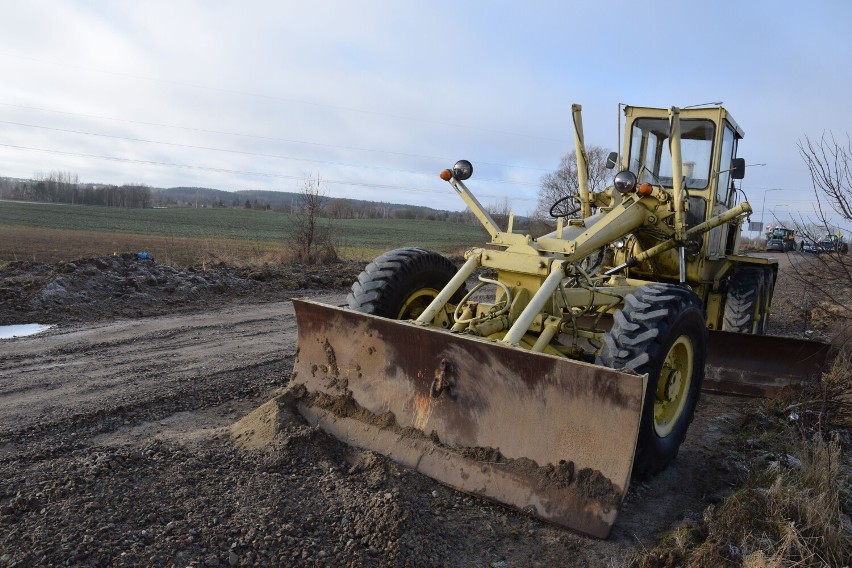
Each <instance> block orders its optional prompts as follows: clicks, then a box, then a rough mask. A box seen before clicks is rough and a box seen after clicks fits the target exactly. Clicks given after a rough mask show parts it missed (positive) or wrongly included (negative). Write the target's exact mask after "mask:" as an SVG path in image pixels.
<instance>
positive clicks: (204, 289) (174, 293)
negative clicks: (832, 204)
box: [0, 257, 809, 568]
mask: <svg viewBox="0 0 852 568" xmlns="http://www.w3.org/2000/svg"><path fill="white" fill-rule="evenodd" d="M360 268H361V267H360V266H358V265H353V264H341V265H337V266H334V267H327V268H318V269H313V270H307V269H303V268H291V269H282V268H274V269H273V268H267V269H265V270H260V271H258V270H253V271H252V270H236V269H232V268H228V267H209V268H208V269H207V270H186V271H183V270H177V269H173V268H170V267H167V266H161V265H158V264H156V263H152V262H150V261H140V260H138V259H136V258H134V257H112V258H102V259H86V260H81V261H79V262H75V263H68V264H66V265H62V266H48V265H33V264H25V263H12V264H9V265H7V266H6V267H5V268H3V269H0V323H3V324H5V323H34V322H37V323H54V324H58V325H57V326H56V327H55V328H53V329H51V330H50V331H48V332H46V333H44V334H41V335H37V336H33V337H27V338H17V339H12V340H3V341H2V342H0V566H33V565H44V566H51V565H87V566H113V565H116V566H241V565H283V566H290V565H299V566H454V565H462V566H490V567H494V568H499V567H506V566H558V565H561V566H621V565H625V564H629V562H630V558H632V557H633V555H635V554H636V553H637V552H640V551H641V550H643V549H645V548H648V547H650V546H651V545H652V544H653V543H654V542H655V541H656V539H657V538H658V535H659V533H660V532H661V531H664V530H666V529H669V528H671V527H673V526H677V525H678V524H682V523H690V522H694V520H695V519H697V518H700V515H701V512H702V510H703V509H704V508H705V507H706V506H707V505H708V504H710V503H714V502H718V501H719V500H720V499H722V498H723V497H724V496H725V495H726V494H727V493H728V492H729V491H730V487H731V486H732V485H733V483H734V482H735V480H736V478H737V476H738V475H740V474H741V469H742V468H743V467H744V466H743V462H744V458H743V456H739V455H737V454H735V453H732V452H731V450H729V449H726V448H727V447H726V446H725V445H720V444H719V440H720V439H722V438H723V437H724V436H726V435H728V434H730V433H732V432H735V431H736V430H737V428H738V427H739V426H740V425H741V424H742V421H743V420H744V417H745V416H746V415H748V414H752V415H753V414H754V412H755V411H754V408H755V407H754V402H753V401H750V400H747V399H741V398H730V397H721V396H712V395H707V396H704V397H703V398H702V400H701V402H700V404H699V407H698V411H697V414H696V418H695V421H694V423H693V425H692V426H691V429H690V432H689V434H688V436H687V441H686V443H685V444H684V446H683V447H682V449H681V452H680V455H679V457H678V459H677V460H676V461H675V462H674V464H673V465H672V466H671V467H670V468H669V469H667V470H666V471H665V472H664V473H663V474H661V475H660V476H658V477H656V478H655V479H654V480H652V481H650V482H648V483H634V485H633V486H632V487H631V489H630V492H629V494H628V497H627V500H626V502H625V504H624V507H623V510H622V513H621V514H620V516H619V518H618V521H617V523H616V525H615V528H614V531H613V534H612V536H611V537H610V538H609V539H608V540H606V541H596V540H593V539H589V538H585V537H582V536H579V535H576V534H573V533H571V532H568V531H566V530H564V529H561V528H559V527H555V526H551V525H548V524H546V523H542V522H539V521H537V520H534V519H531V518H529V517H527V516H525V515H523V514H521V513H518V512H516V511H513V510H510V509H508V508H506V507H503V506H500V505H496V504H493V503H490V502H486V501H483V500H480V499H477V498H473V497H469V496H466V495H464V494H460V493H458V492H455V491H452V490H450V489H448V488H446V487H444V486H442V485H440V484H438V483H436V482H434V481H432V480H430V479H428V478H425V477H423V476H420V475H418V474H414V473H411V472H408V471H406V470H404V469H402V468H400V467H398V466H396V465H395V464H394V463H393V462H391V461H389V460H387V459H385V458H383V457H381V456H378V455H375V454H372V453H369V452H363V451H359V450H355V449H352V448H348V447H346V446H343V445H342V444H340V443H338V442H337V441H335V440H334V439H331V438H329V437H328V436H327V435H325V434H324V433H323V432H321V431H319V430H317V429H314V428H311V427H308V426H306V425H305V424H304V423H303V422H302V421H301V420H300V419H298V418H296V417H284V418H283V419H282V420H280V422H281V424H283V426H282V427H281V429H280V430H271V431H269V433H268V436H266V437H264V436H263V435H262V434H263V432H264V425H265V424H266V425H268V424H269V423H270V422H272V421H274V420H275V421H277V419H275V416H274V413H275V412H277V406H276V407H274V408H273V407H271V406H266V407H263V408H261V409H259V410H257V411H255V409H256V408H258V407H261V406H262V405H263V404H264V403H265V402H266V401H267V400H269V399H270V397H272V396H273V395H274V394H275V393H276V392H278V391H279V389H281V388H282V387H284V386H285V385H286V384H287V381H288V378H289V376H290V372H291V370H292V364H293V359H294V356H295V350H296V341H295V337H296V335H295V320H294V315H293V310H292V306H291V304H290V303H289V302H288V301H287V300H288V299H289V298H290V297H291V296H308V297H312V298H315V299H319V300H320V301H323V302H327V303H332V304H341V303H343V301H344V298H345V287H346V286H348V284H349V283H350V282H351V281H352V280H353V279H354V278H355V276H356V275H357V272H358V270H360ZM785 278H786V276H785ZM781 288H782V289H783V286H782V287H781ZM788 288H789V289H790V290H793V288H794V286H793V284H790V286H789V287H788ZM798 293H799V291H798V289H796V290H795V291H793V292H791V294H798ZM784 297H786V296H785V295H784V292H783V290H782V292H781V294H780V295H779V298H782V299H783V298H784ZM787 301H789V308H788V309H787V311H786V312H785V313H782V314H778V315H777V316H776V318H775V320H774V321H775V322H776V323H775V324H774V325H776V326H777V328H778V329H780V330H785V331H788V332H789V333H790V334H791V335H796V334H797V333H798V332H797V329H798V328H797V326H802V329H803V330H804V329H805V328H807V327H808V325H809V323H808V321H806V320H805V319H803V312H802V310H801V302H800V301H798V300H797V298H796V297H795V296H792V295H791V296H790V298H789V300H787ZM778 305H779V306H783V305H784V302H782V301H780V300H779V301H778ZM797 318H798V319H797ZM253 411H254V414H251V413H252V412H253ZM247 416H248V417H247ZM246 417H247V418H246ZM261 442H262V443H261Z"/></svg>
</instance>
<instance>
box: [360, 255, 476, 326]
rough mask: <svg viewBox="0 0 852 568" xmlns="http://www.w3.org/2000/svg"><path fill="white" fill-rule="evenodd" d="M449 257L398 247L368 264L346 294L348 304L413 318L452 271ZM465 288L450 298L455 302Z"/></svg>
mask: <svg viewBox="0 0 852 568" xmlns="http://www.w3.org/2000/svg"><path fill="white" fill-rule="evenodd" d="M456 272H457V269H456V267H455V265H453V263H452V262H450V260H449V259H448V258H447V257H445V256H443V255H441V254H439V253H437V252H434V251H431V250H426V249H421V248H399V249H396V250H392V251H390V252H386V253H384V254H383V255H381V256H379V257H377V258H376V260H374V261H373V262H371V263H370V264H368V265H367V267H366V268H365V269H364V271H363V272H361V274H360V275H359V276H358V280H357V281H356V282H355V283H354V284H352V290H351V291H350V292H349V295H348V296H347V297H346V300H347V301H348V302H349V307H350V308H351V309H353V310H356V311H359V312H363V313H365V314H373V315H376V316H381V317H384V318H390V319H406V320H407V319H416V318H417V316H419V315H420V314H421V313H422V312H423V310H425V309H426V307H427V306H428V305H429V304H430V303H431V302H432V300H433V299H434V298H435V296H437V295H438V292H440V291H441V289H442V288H444V286H446V285H447V283H448V282H449V281H450V279H451V278H452V277H453V276H454V275H455V273H456ZM464 294H465V288H464V286H462V288H461V289H460V290H459V291H458V292H456V293H455V294H454V295H453V297H452V298H451V300H450V302H452V303H458V302H459V301H461V298H462V297H463V296H464Z"/></svg>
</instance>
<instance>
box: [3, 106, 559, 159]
mask: <svg viewBox="0 0 852 568" xmlns="http://www.w3.org/2000/svg"><path fill="white" fill-rule="evenodd" d="M0 106H5V107H12V108H20V109H27V110H36V111H39V112H51V113H55V114H64V115H68V116H79V117H82V118H95V119H98V120H110V121H113V122H123V123H127V124H139V125H143V126H156V127H158V128H173V129H176V130H186V131H190V132H200V133H203V134H219V135H223V136H238V137H243V138H254V139H257V140H270V141H274V142H286V143H288V144H305V145H310V146H319V147H323V148H336V149H340V150H354V151H357V152H374V153H379V154H388V155H392V156H404V157H408V158H422V159H427V160H440V161H445V162H451V161H453V160H454V158H447V157H444V156H430V155H427V154H416V153H411V152H397V151H394V150H381V149H376V148H361V147H358V146H345V145H340V144H327V143H323V142H312V141H309V140H296V139H292V138H280V137H277V136H263V135H259V134H245V133H241V132H229V131H225V130H211V129H207V128H196V127H192V126H178V125H174V124H165V123H161V122H145V121H141V120H131V119H126V118H115V117H110V116H102V115H97V114H85V113H79V112H71V111H64V110H56V109H49V108H43V107H34V106H27V105H16V104H12V103H3V102H0ZM476 163H477V164H483V165H487V166H497V167H502V168H514V169H524V170H533V171H539V172H549V171H550V170H548V169H546V168H534V167H532V166H521V165H517V164H505V163H502V162H489V161H485V160H476Z"/></svg>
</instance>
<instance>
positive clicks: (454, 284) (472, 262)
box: [416, 249, 482, 325]
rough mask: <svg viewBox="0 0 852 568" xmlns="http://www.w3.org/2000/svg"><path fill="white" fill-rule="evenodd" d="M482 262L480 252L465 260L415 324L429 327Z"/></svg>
mask: <svg viewBox="0 0 852 568" xmlns="http://www.w3.org/2000/svg"><path fill="white" fill-rule="evenodd" d="M481 261H482V250H481V249H480V251H479V252H478V253H473V254H471V256H470V258H468V259H467V262H465V263H464V265H463V266H462V267H461V268H460V269H459V271H458V272H456V275H455V276H453V277H452V278H451V279H450V281H449V282H447V285H446V286H444V289H443V290H441V291H440V292H438V295H437V296H435V299H434V300H432V303H431V304H429V306H428V307H427V308H426V309H425V310H423V313H422V314H420V317H418V318H417V320H416V321H417V323H419V324H422V325H429V324H430V323H432V320H433V319H435V315H437V313H438V312H439V311H440V310H442V309H444V306H446V305H447V302H449V301H450V298H452V297H453V294H455V293H456V292H457V291H458V289H459V288H461V287H462V284H464V283H465V281H466V280H467V279H468V278H470V275H471V274H473V271H474V270H476V267H477V266H479V264H480V262H481Z"/></svg>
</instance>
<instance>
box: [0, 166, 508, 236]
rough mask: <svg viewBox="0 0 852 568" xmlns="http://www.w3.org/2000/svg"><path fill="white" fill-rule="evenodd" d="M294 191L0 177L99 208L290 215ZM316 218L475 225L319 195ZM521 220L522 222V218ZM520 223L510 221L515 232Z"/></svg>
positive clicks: (6, 190)
mask: <svg viewBox="0 0 852 568" xmlns="http://www.w3.org/2000/svg"><path fill="white" fill-rule="evenodd" d="M299 195H300V194H299V193H295V192H285V191H264V190H241V191H233V192H231V191H223V190H221V189H213V188H206V187H172V188H152V187H148V186H146V185H142V184H125V185H107V184H94V183H80V182H79V179H78V177H77V175H76V174H71V173H67V172H52V173H50V174H46V175H44V174H40V175H37V176H35V178H34V179H18V178H0V199H10V200H16V201H38V202H44V203H67V204H71V205H96V206H102V207H128V208H148V207H198V208H206V207H228V208H234V209H255V210H266V211H268V210H272V211H280V212H285V213H291V214H296V213H298V212H299V207H300V206H299ZM320 199H321V200H322V208H321V210H320V212H319V215H320V216H321V217H326V218H332V219H412V220H413V219H420V220H430V221H444V222H448V223H460V224H472V225H475V224H477V223H478V221H477V219H476V217H475V216H474V215H473V214H472V213H471V212H470V210H468V209H466V210H464V211H446V210H442V209H433V208H431V207H425V206H421V205H406V204H400V203H386V202H381V201H367V200H363V199H347V198H337V197H328V196H321V198H320ZM508 208H509V205H508V202H504V203H500V204H494V205H492V206H489V207H488V209H489V211H490V213H491V214H492V215H493V216H494V219H495V220H496V221H497V222H498V224H500V225H501V226H504V225H505V223H506V219H507V218H508V211H509V209H508ZM523 221H525V220H523ZM523 221H522V219H520V218H519V219H516V223H515V227H516V228H519V227H520V225H521V223H522V222H523Z"/></svg>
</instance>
